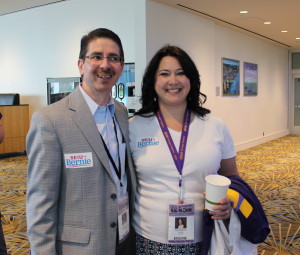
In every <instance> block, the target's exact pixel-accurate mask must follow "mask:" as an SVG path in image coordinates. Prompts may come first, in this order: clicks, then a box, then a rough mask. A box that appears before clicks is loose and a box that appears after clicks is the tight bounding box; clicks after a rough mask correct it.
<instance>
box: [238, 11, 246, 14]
mask: <svg viewBox="0 0 300 255" xmlns="http://www.w3.org/2000/svg"><path fill="white" fill-rule="evenodd" d="M240 13H241V14H246V13H248V11H240Z"/></svg>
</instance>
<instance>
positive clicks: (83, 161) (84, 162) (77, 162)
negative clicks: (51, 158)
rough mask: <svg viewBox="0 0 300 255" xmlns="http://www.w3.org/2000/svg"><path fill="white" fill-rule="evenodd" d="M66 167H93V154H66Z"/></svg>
mask: <svg viewBox="0 0 300 255" xmlns="http://www.w3.org/2000/svg"><path fill="white" fill-rule="evenodd" d="M64 157H65V164H66V168H86V167H93V166H94V164H93V156H92V153H91V152H85V153H71V154H64Z"/></svg>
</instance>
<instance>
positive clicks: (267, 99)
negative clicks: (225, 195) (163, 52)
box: [146, 1, 288, 150]
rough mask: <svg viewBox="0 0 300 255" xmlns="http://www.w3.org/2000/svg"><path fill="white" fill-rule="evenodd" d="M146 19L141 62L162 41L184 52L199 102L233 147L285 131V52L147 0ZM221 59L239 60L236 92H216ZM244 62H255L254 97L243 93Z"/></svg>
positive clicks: (278, 135)
mask: <svg viewBox="0 0 300 255" xmlns="http://www.w3.org/2000/svg"><path fill="white" fill-rule="evenodd" d="M146 20H147V24H146V25H147V29H146V31H147V34H146V38H147V40H146V43H147V61H149V60H150V58H151V57H152V56H153V54H154V53H155V52H156V51H157V50H158V49H159V48H160V47H162V46H163V45H165V44H166V43H169V44H175V45H178V46H180V47H181V48H183V49H184V50H186V51H187V52H188V53H189V54H190V55H191V56H192V58H193V60H194V61H195V63H196V65H197V66H198V69H199V72H200V75H201V83H202V85H201V91H202V92H203V93H205V94H206V95H207V96H208V100H207V103H206V104H205V106H206V107H207V108H209V109H211V110H212V113H213V114H214V115H216V116H219V117H221V118H222V119H223V120H224V121H225V123H226V124H227V125H228V127H229V129H230V131H231V133H232V136H233V138H234V141H235V144H236V147H237V150H240V149H245V148H248V147H250V146H253V145H256V144H259V143H261V142H264V141H268V140H271V139H274V138H277V137H280V136H283V135H286V134H288V50H286V49H284V48H280V47H279V46H275V45H273V44H271V43H268V42H266V41H262V40H260V39H256V38H253V37H250V36H248V35H245V34H242V33H239V32H236V31H233V30H230V29H227V28H224V27H222V26H219V25H217V24H215V23H214V22H212V21H210V20H207V19H204V18H202V17H200V16H197V15H194V14H191V13H188V12H185V11H182V10H179V9H176V8H173V7H170V6H166V5H163V4H160V3H157V2H153V1H147V19H146ZM222 57H226V58H231V59H236V60H239V61H240V62H241V95H240V96H229V97H228V96H227V97H225V96H216V87H220V86H221V78H222V77H221V76H222V74H221V59H222ZM244 61H246V62H251V63H256V64H258V68H259V75H258V79H259V80H258V96H251V97H249V96H248V97H245V96H243V90H242V85H243V82H242V81H243V71H242V66H243V65H242V63H243V62H244ZM263 134H264V135H263Z"/></svg>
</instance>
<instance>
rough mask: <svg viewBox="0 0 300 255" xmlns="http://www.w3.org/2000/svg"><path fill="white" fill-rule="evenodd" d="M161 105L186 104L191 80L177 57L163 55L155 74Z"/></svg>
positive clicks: (156, 89)
mask: <svg viewBox="0 0 300 255" xmlns="http://www.w3.org/2000/svg"><path fill="white" fill-rule="evenodd" d="M155 80H156V81H155V91H156V93H157V95H158V103H159V105H165V106H180V105H182V106H184V107H186V98H187V95H188V93H189V91H190V88H191V85H190V80H189V79H188V77H187V76H186V75H185V73H184V71H183V69H182V67H181V65H180V63H179V62H178V60H177V59H176V58H175V57H171V56H166V57H163V58H162V59H161V61H160V64H159V66H158V69H157V72H156V75H155Z"/></svg>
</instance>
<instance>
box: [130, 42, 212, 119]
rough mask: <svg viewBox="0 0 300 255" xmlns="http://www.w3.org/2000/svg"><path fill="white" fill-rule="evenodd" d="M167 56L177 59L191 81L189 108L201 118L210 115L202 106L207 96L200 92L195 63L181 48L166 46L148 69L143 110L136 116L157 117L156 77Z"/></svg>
mask: <svg viewBox="0 0 300 255" xmlns="http://www.w3.org/2000/svg"><path fill="white" fill-rule="evenodd" d="M166 56H171V57H174V58H176V59H177V60H178V61H179V63H180V65H181V67H182V69H183V71H184V73H185V75H186V76H187V77H188V78H189V80H190V84H191V89H190V92H189V94H188V95H187V107H188V108H189V109H191V110H192V111H193V112H194V113H196V114H197V115H199V116H200V117H204V116H205V115H206V114H208V113H210V110H208V109H206V108H204V107H202V104H204V103H205V101H206V95H205V94H203V93H201V92H200V85H201V82H200V75H199V72H198V69H197V67H196V65H195V63H194V62H193V60H192V59H191V58H190V56H189V55H188V54H187V53H186V52H185V51H184V50H182V49H181V48H179V47H177V46H171V45H166V46H164V47H163V48H161V49H160V50H159V51H158V52H157V53H156V54H155V55H154V57H153V58H152V59H151V61H150V63H149V64H148V67H147V68H146V71H145V74H144V77H143V82H142V96H141V99H140V102H141V104H142V108H141V109H140V110H139V111H137V112H136V113H135V115H142V116H144V117H150V116H153V115H155V114H156V113H157V111H158V110H159V106H158V100H157V93H156V91H155V82H156V78H155V77H156V72H157V69H158V67H159V64H160V62H161V60H162V58H164V57H166Z"/></svg>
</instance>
